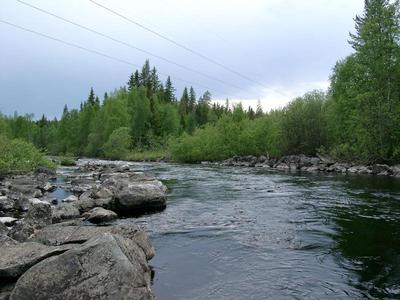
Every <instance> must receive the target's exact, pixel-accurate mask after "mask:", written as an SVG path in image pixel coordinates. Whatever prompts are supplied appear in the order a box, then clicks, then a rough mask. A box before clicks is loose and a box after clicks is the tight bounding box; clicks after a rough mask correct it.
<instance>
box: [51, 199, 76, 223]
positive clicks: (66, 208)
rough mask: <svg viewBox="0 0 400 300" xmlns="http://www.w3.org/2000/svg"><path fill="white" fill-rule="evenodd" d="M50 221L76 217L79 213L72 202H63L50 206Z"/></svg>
mask: <svg viewBox="0 0 400 300" xmlns="http://www.w3.org/2000/svg"><path fill="white" fill-rule="evenodd" d="M51 215H52V222H53V223H58V222H61V221H64V220H71V219H77V218H79V217H80V215H81V213H80V211H79V209H78V208H76V206H75V205H74V204H72V203H64V204H61V205H59V206H53V207H52V208H51Z"/></svg>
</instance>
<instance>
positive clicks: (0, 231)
mask: <svg viewBox="0 0 400 300" xmlns="http://www.w3.org/2000/svg"><path fill="white" fill-rule="evenodd" d="M7 233H8V228H7V226H6V225H4V224H3V223H1V222H0V235H6V234H7Z"/></svg>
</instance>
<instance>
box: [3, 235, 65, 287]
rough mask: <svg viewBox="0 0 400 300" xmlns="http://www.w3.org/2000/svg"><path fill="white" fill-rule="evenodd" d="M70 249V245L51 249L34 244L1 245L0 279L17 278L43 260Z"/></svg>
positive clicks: (50, 247)
mask: <svg viewBox="0 0 400 300" xmlns="http://www.w3.org/2000/svg"><path fill="white" fill-rule="evenodd" d="M70 248H71V245H68V246H62V247H52V246H45V245H43V244H39V243H34V242H30V243H14V244H11V245H10V244H9V245H6V246H4V245H1V246H0V279H2V280H5V279H8V280H9V279H12V278H17V277H19V276H21V275H22V274H23V273H24V272H25V271H26V270H28V269H29V268H30V267H32V266H33V265H35V264H37V263H38V262H40V261H42V260H43V259H45V258H48V257H50V256H53V255H58V254H61V253H63V252H65V251H66V250H68V249H70Z"/></svg>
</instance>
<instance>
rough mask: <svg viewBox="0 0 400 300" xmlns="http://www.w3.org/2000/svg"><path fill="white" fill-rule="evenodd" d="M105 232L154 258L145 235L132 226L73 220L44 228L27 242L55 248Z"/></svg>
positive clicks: (81, 241)
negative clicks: (131, 243) (129, 241)
mask: <svg viewBox="0 0 400 300" xmlns="http://www.w3.org/2000/svg"><path fill="white" fill-rule="evenodd" d="M106 232H110V233H113V234H118V235H121V236H123V237H125V238H128V239H131V240H135V241H136V242H137V243H138V245H139V246H140V247H141V248H142V250H143V252H144V253H145V254H146V257H147V258H148V259H151V258H152V257H153V256H154V248H153V246H152V245H151V243H150V240H149V239H148V237H147V235H146V234H145V232H144V231H143V230H141V228H140V227H138V226H137V225H134V224H130V225H112V226H93V225H85V224H84V223H83V222H82V221H80V220H73V221H68V222H62V223H57V224H52V225H50V226H46V227H45V228H42V229H41V230H39V231H36V232H35V234H34V235H33V236H32V237H31V238H30V239H29V240H28V241H32V242H38V243H42V244H44V245H48V246H57V245H63V244H69V243H73V244H81V243H84V242H86V241H87V240H89V239H90V238H92V237H94V236H96V235H99V234H102V233H106Z"/></svg>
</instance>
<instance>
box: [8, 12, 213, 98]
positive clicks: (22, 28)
mask: <svg viewBox="0 0 400 300" xmlns="http://www.w3.org/2000/svg"><path fill="white" fill-rule="evenodd" d="M0 23H3V24H6V25H9V26H11V27H14V28H18V29H20V30H22V31H26V32H30V33H32V34H35V35H38V36H41V37H44V38H46V39H49V40H53V41H56V42H58V43H61V44H64V45H67V46H69V47H73V48H77V49H80V50H83V51H86V52H89V53H92V54H96V55H98V56H102V57H105V58H108V59H110V60H114V61H117V62H120V63H123V64H126V65H130V66H134V67H137V68H140V66H139V65H138V64H135V63H132V62H130V61H127V60H124V59H120V58H118V57H115V56H111V55H108V54H105V53H103V52H100V51H97V50H93V49H90V48H86V47H83V46H80V45H78V44H74V43H70V42H67V41H64V40H62V39H59V38H56V37H53V36H50V35H47V34H44V33H41V32H38V31H35V30H32V29H29V28H26V27H22V26H19V25H17V24H14V23H11V22H8V21H5V20H2V19H0ZM158 73H159V74H161V75H164V76H169V75H168V74H166V73H162V72H158ZM170 77H171V78H172V79H175V80H178V81H182V82H185V83H187V84H190V85H194V86H199V87H202V88H205V89H207V90H210V91H217V90H215V89H213V88H210V87H207V86H205V85H202V84H199V83H193V82H191V81H188V80H186V79H182V78H179V77H176V76H170ZM218 92H221V91H218Z"/></svg>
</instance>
